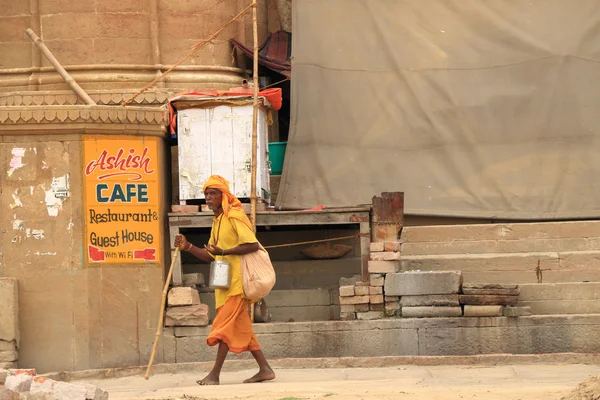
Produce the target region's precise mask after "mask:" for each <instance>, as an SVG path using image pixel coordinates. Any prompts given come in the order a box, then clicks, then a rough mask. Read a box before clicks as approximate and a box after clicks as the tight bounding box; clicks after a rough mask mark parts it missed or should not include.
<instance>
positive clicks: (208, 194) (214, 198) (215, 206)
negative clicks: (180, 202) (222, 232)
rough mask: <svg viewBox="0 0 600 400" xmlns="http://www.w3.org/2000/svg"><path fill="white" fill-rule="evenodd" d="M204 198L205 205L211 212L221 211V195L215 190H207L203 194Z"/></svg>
mask: <svg viewBox="0 0 600 400" xmlns="http://www.w3.org/2000/svg"><path fill="white" fill-rule="evenodd" d="M204 197H205V198H206V205H208V207H209V208H210V209H211V210H213V211H215V212H216V211H219V210H220V209H221V203H222V201H223V195H222V194H221V192H220V191H219V190H217V189H213V188H208V189H206V191H205V192H204Z"/></svg>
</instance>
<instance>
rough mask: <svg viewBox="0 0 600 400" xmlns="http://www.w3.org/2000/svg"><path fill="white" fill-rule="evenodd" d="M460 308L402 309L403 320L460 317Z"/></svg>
mask: <svg viewBox="0 0 600 400" xmlns="http://www.w3.org/2000/svg"><path fill="white" fill-rule="evenodd" d="M461 315H462V309H461V308H460V307H402V317H403V318H430V317H460V316H461Z"/></svg>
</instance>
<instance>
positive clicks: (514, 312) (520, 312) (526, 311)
mask: <svg viewBox="0 0 600 400" xmlns="http://www.w3.org/2000/svg"><path fill="white" fill-rule="evenodd" d="M529 315H531V307H510V306H509V307H505V308H504V316H505V317H527V316H529Z"/></svg>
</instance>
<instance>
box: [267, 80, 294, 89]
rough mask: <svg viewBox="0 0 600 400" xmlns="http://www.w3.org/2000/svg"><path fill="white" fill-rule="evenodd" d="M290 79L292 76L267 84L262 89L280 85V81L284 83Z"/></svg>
mask: <svg viewBox="0 0 600 400" xmlns="http://www.w3.org/2000/svg"><path fill="white" fill-rule="evenodd" d="M289 80H290V78H285V79H282V80H280V81H279V82H275V83H271V84H270V85H269V86H265V87H264V88H261V89H260V90H264V89H268V88H270V87H271V86H275V85H279V84H280V83H283V82H285V81H289Z"/></svg>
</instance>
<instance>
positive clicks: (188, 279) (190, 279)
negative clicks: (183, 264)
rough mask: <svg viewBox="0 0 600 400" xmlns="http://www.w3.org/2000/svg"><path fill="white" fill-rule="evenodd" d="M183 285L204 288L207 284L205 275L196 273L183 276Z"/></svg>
mask: <svg viewBox="0 0 600 400" xmlns="http://www.w3.org/2000/svg"><path fill="white" fill-rule="evenodd" d="M183 284H184V285H199V286H203V285H204V284H205V282H204V274H202V273H200V272H194V273H193V274H183Z"/></svg>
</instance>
